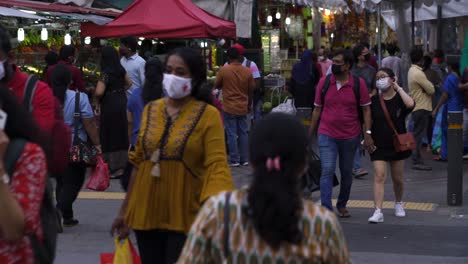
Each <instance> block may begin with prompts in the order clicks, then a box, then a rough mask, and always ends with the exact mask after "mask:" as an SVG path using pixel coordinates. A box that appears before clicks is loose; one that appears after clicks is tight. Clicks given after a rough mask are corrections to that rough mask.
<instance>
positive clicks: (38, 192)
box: [0, 143, 47, 264]
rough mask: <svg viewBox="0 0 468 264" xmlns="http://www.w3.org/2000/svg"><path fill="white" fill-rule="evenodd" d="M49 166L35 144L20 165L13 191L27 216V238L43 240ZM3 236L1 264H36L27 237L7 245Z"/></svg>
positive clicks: (15, 174)
mask: <svg viewBox="0 0 468 264" xmlns="http://www.w3.org/2000/svg"><path fill="white" fill-rule="evenodd" d="M46 173H47V165H46V159H45V155H44V152H43V151H42V149H41V148H40V147H39V146H37V145H34V144H31V143H28V144H26V145H25V147H24V150H23V153H22V154H21V156H20V158H19V159H18V161H17V162H16V166H15V172H14V174H13V177H12V181H11V184H10V190H11V192H12V193H13V196H14V198H16V199H17V201H18V203H19V205H20V206H21V208H22V209H23V213H24V220H25V221H24V223H25V225H24V232H25V234H28V235H29V234H33V233H36V235H37V236H38V238H39V239H42V237H43V235H42V229H41V220H40V216H39V209H40V207H41V204H42V197H43V196H44V189H45V181H46ZM1 237H2V235H1V234H0V263H1V264H32V263H34V255H33V250H32V247H31V242H30V240H29V238H28V237H27V236H24V237H23V239H21V240H20V241H18V242H7V241H5V240H3V239H1Z"/></svg>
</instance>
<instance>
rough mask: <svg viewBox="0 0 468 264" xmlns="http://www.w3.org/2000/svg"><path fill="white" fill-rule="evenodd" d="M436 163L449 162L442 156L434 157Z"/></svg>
mask: <svg viewBox="0 0 468 264" xmlns="http://www.w3.org/2000/svg"><path fill="white" fill-rule="evenodd" d="M434 161H440V162H447V159H444V158H442V157H441V156H436V157H434Z"/></svg>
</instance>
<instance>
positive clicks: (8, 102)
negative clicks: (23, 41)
mask: <svg viewBox="0 0 468 264" xmlns="http://www.w3.org/2000/svg"><path fill="white" fill-rule="evenodd" d="M0 35H1V33H0ZM8 41H9V40H8ZM2 43H3V42H2ZM0 110H1V111H3V112H4V113H5V114H6V115H7V119H6V123H5V127H4V128H0V177H1V178H0V208H2V209H1V210H0V263H34V260H35V258H34V250H33V247H32V245H31V242H30V241H31V237H36V238H38V239H39V242H42V241H43V232H45V231H44V230H42V225H41V218H40V208H41V205H42V202H43V199H44V191H45V186H46V179H47V161H46V155H45V153H44V150H43V149H44V148H45V147H46V144H44V142H46V141H44V140H43V139H42V138H41V136H40V134H38V133H37V130H38V127H37V126H36V124H35V122H34V121H33V119H32V117H31V115H30V114H29V113H28V112H27V111H26V109H24V108H23V107H22V106H21V105H19V104H18V103H17V100H16V96H15V95H13V94H12V93H11V92H10V91H9V89H8V88H6V87H5V84H4V83H1V84H0ZM3 121H5V120H3ZM19 140H25V141H26V143H25V145H24V147H23V149H22V150H21V151H20V152H19V153H17V154H18V156H17V157H18V158H17V159H16V160H15V158H16V157H15V156H16V155H15V151H16V149H15V146H16V145H15V141H19ZM10 144H11V145H10ZM10 150H11V151H10ZM11 155H15V156H11ZM7 161H10V162H11V164H8V162H7ZM7 166H9V167H7ZM10 166H11V167H13V168H10Z"/></svg>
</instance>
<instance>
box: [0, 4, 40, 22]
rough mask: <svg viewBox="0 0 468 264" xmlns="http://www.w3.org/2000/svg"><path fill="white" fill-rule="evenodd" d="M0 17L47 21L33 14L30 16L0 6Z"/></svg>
mask: <svg viewBox="0 0 468 264" xmlns="http://www.w3.org/2000/svg"><path fill="white" fill-rule="evenodd" d="M0 15H1V16H8V17H21V18H28V19H47V18H45V17H41V16H38V15H35V14H30V13H27V12H23V11H20V10H17V9H14V8H8V7H4V6H0Z"/></svg>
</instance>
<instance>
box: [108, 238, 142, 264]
mask: <svg viewBox="0 0 468 264" xmlns="http://www.w3.org/2000/svg"><path fill="white" fill-rule="evenodd" d="M101 264H141V260H140V256H138V253H137V252H136V249H135V247H134V246H133V244H132V242H131V241H130V240H129V239H128V238H126V239H124V240H123V241H120V240H119V238H118V237H116V238H115V252H114V253H102V254H101Z"/></svg>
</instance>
